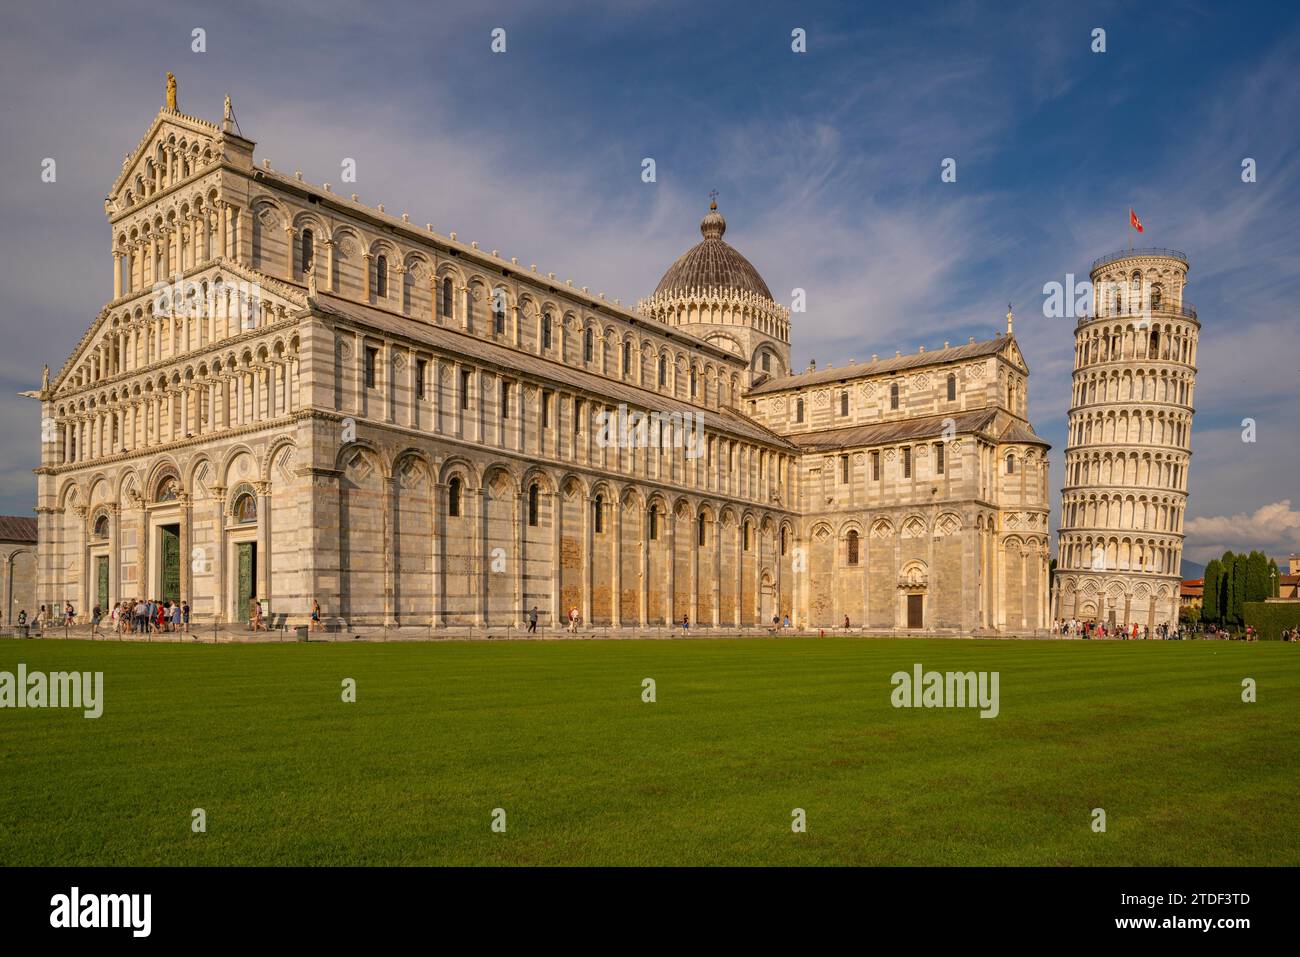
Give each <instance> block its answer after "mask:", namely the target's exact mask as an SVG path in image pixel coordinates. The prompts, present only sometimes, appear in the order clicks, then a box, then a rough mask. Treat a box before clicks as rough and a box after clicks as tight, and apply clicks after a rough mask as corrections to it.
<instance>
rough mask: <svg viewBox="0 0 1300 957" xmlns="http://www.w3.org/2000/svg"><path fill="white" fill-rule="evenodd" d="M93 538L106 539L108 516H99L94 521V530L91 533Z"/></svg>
mask: <svg viewBox="0 0 1300 957" xmlns="http://www.w3.org/2000/svg"><path fill="white" fill-rule="evenodd" d="M91 534H92V536H93V537H95V538H108V516H107V515H100V516H99V517H98V518H96V519H95V528H94V531H93V532H92V533H91Z"/></svg>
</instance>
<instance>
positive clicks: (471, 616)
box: [33, 81, 1049, 635]
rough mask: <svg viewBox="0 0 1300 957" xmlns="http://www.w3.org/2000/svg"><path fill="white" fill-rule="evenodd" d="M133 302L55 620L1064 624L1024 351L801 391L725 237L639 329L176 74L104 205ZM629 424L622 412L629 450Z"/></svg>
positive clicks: (95, 374)
mask: <svg viewBox="0 0 1300 957" xmlns="http://www.w3.org/2000/svg"><path fill="white" fill-rule="evenodd" d="M105 213H106V215H107V218H108V222H109V227H110V231H111V250H112V257H113V268H112V277H113V278H112V283H113V289H112V297H111V299H109V301H108V302H107V303H106V304H105V305H104V307H103V308H102V309H101V310H100V311H99V313H98V315H97V316H95V318H94V320H93V321H92V322H91V323H90V325H89V328H88V329H87V330H86V332H85V334H84V335H83V336H82V338H81V341H80V342H79V343H78V345H77V347H76V349H75V350H74V351H73V353H72V355H71V356H69V357H68V359H67V361H66V362H64V364H63V366H62V367H61V368H59V369H58V370H57V372H55V373H53V374H49V375H47V376H46V379H45V381H44V382H43V383H42V385H41V389H40V391H39V392H38V393H33V394H34V395H36V396H37V397H38V398H39V400H40V403H41V407H42V455H41V466H40V468H38V469H37V476H38V504H37V509H36V512H37V521H38V541H39V544H38V556H37V566H38V567H37V580H38V585H37V588H38V593H39V601H40V602H41V603H44V604H46V605H48V606H62V605H63V603H64V602H65V601H71V602H72V603H73V605H74V607H75V608H76V610H77V613H78V615H79V616H80V617H81V618H83V619H84V618H86V617H88V612H89V610H90V609H91V608H93V607H94V606H95V605H99V606H101V607H103V608H107V607H108V606H109V605H110V604H111V603H113V602H116V601H118V600H121V599H134V598H137V597H158V598H162V599H168V600H172V601H176V600H184V601H187V602H189V603H190V605H191V606H192V608H193V613H194V618H195V621H196V622H197V623H199V624H200V625H202V624H204V623H223V622H224V623H229V624H231V625H232V626H241V625H242V623H243V622H246V621H247V619H248V616H249V609H250V606H251V603H252V602H253V601H254V600H257V601H260V602H261V604H262V607H263V610H264V612H265V613H266V614H267V615H269V616H270V618H271V619H272V620H273V621H276V622H278V623H287V624H301V623H305V622H306V620H307V616H308V614H309V612H310V609H311V604H312V601H313V600H316V601H319V602H320V605H321V608H322V616H323V619H324V621H325V622H326V623H327V625H328V626H329V627H331V628H334V629H344V628H346V629H357V630H361V631H364V630H365V629H368V628H378V627H386V628H390V629H399V630H400V629H405V628H411V629H419V630H421V631H425V630H429V629H448V630H449V631H448V632H447V633H457V632H463V633H470V632H476V631H482V630H483V629H489V628H490V629H502V630H505V629H508V628H520V627H522V626H523V625H524V624H525V622H526V621H527V619H528V617H529V615H530V613H531V612H532V610H533V609H537V613H538V616H539V618H540V621H541V625H542V627H543V628H556V627H562V626H563V624H564V623H565V622H566V621H567V620H568V618H569V616H570V614H571V613H572V612H573V611H574V610H576V614H577V615H578V616H579V617H580V619H581V621H582V623H583V626H584V629H586V628H588V627H590V628H592V629H593V630H602V629H604V628H609V629H612V630H620V629H621V630H624V631H626V632H628V633H635V632H636V631H637V630H638V629H642V628H648V627H653V626H656V625H665V624H669V623H680V622H681V621H682V620H683V619H686V620H687V621H689V623H690V626H691V627H692V628H697V627H704V628H715V629H719V630H720V631H724V632H725V631H731V632H734V631H735V630H737V629H746V628H758V627H771V625H772V624H773V621H774V620H778V621H781V622H782V623H784V619H786V618H787V617H788V618H789V620H790V623H791V624H792V625H793V626H794V627H797V628H813V629H818V628H839V627H842V626H843V625H844V624H845V623H846V622H847V623H848V624H849V625H850V627H852V628H854V629H862V630H863V631H865V632H876V633H882V634H886V633H889V634H892V633H906V632H911V633H930V634H986V635H999V634H1001V635H1016V634H1032V633H1035V632H1042V631H1043V630H1044V629H1046V628H1047V626H1048V615H1049V595H1048V580H1049V574H1048V501H1049V498H1048V487H1047V455H1046V453H1047V448H1048V446H1047V443H1046V442H1044V441H1043V440H1042V439H1041V438H1040V437H1039V436H1038V435H1037V434H1035V432H1034V430H1033V428H1032V427H1031V426H1030V424H1029V419H1028V390H1027V381H1028V367H1027V365H1026V363H1025V359H1024V356H1023V355H1022V354H1021V351H1020V349H1019V347H1018V345H1017V342H1016V339H1015V336H1014V334H1013V331H1012V321H1011V317H1010V315H1008V317H1007V328H1006V332H1005V334H1003V333H998V334H997V335H995V336H994V337H993V338H990V339H988V340H985V341H975V340H973V339H972V340H969V341H966V342H962V343H958V344H955V345H952V344H949V343H946V342H945V343H944V344H943V347H942V348H936V349H932V350H929V351H927V350H925V349H921V350H920V351H919V352H916V353H913V354H906V355H904V354H898V353H896V354H894V355H892V356H876V355H873V356H872V357H871V360H870V361H863V362H859V363H853V362H850V363H848V364H847V365H840V366H839V367H832V366H830V365H826V366H825V367H821V368H814V367H812V366H810V367H809V368H808V369H806V370H804V371H795V370H794V369H792V368H791V359H790V336H791V332H792V325H796V326H797V324H798V320H797V319H794V320H792V317H791V314H790V311H789V309H787V308H786V307H785V306H783V305H782V304H781V303H780V301H779V300H778V299H777V297H776V296H774V295H773V294H772V292H771V290H770V289H769V288H768V286H767V284H766V283H765V282H764V280H763V278H762V276H761V274H760V273H759V271H758V270H757V269H756V268H755V267H754V266H753V265H752V264H751V263H750V262H749V261H748V260H747V259H746V258H745V257H744V256H743V255H741V253H740V252H738V251H737V250H736V248H735V247H734V246H732V245H731V244H730V243H728V242H727V240H726V239H725V238H724V235H725V233H726V230H727V222H726V220H725V219H724V218H723V215H722V213H721V212H720V211H718V209H717V208H716V203H714V204H713V206H712V207H711V208H710V209H709V211H708V212H707V214H706V215H705V216H704V218H703V220H702V222H701V223H700V225H699V230H700V233H701V238H700V240H699V242H697V243H696V244H695V245H693V246H691V248H689V249H688V250H687V251H686V252H685V253H683V254H682V256H681V257H680V258H679V259H678V260H677V261H676V262H675V263H673V264H672V265H671V266H670V267H669V268H668V270H667V272H666V273H665V274H664V276H663V279H662V280H661V281H660V282H659V285H658V286H657V288H656V289H655V290H654V292H653V294H652V295H650V296H648V297H647V298H645V299H642V300H641V301H639V302H638V303H637V304H636V306H635V307H629V306H624V305H623V304H622V303H621V302H620V301H619V300H610V299H607V298H606V297H605V296H604V295H603V294H599V293H592V292H590V291H589V290H588V287H585V286H575V285H574V284H573V282H572V281H569V280H561V279H557V278H556V276H555V274H553V273H544V272H539V271H538V269H537V267H536V266H532V265H525V264H521V263H519V262H518V261H517V260H516V259H514V258H506V257H505V256H504V255H503V254H501V253H500V252H499V251H498V250H495V249H492V250H487V249H482V248H480V247H479V244H478V243H477V242H466V241H464V240H462V239H459V238H457V235H456V233H454V232H453V233H450V234H447V235H443V234H440V233H438V232H435V231H434V230H433V228H432V227H431V226H425V227H420V226H418V225H417V224H415V223H412V222H411V221H410V217H409V216H408V215H407V214H405V213H402V214H400V215H394V214H392V213H390V212H387V211H386V210H385V209H384V207H383V206H382V205H379V206H376V207H371V206H367V205H365V204H363V203H362V202H361V201H360V200H359V199H358V197H357V196H356V195H355V194H354V195H351V196H349V195H346V194H344V193H341V192H336V191H335V190H334V189H333V188H332V187H331V186H330V185H329V184H322V185H319V186H317V185H313V184H311V183H308V182H306V181H304V179H303V177H302V174H301V173H292V174H285V173H284V172H282V171H278V170H275V169H272V168H271V166H270V164H269V163H268V162H266V161H262V162H255V160H254V143H253V142H252V141H250V140H249V139H246V138H245V137H244V136H243V135H242V133H241V132H240V131H238V130H237V128H236V125H235V123H234V122H233V116H232V113H231V109H230V103H229V100H228V99H227V102H226V109H225V114H224V117H223V118H222V120H221V121H220V122H219V123H212V122H209V121H207V120H204V119H200V118H198V117H195V116H191V115H188V114H186V113H183V112H181V111H180V110H179V109H178V107H177V105H176V96H175V87H174V82H172V81H169V86H168V92H167V100H166V103H165V105H164V107H163V108H162V109H161V110H160V111H159V112H158V114H157V116H156V117H155V118H154V120H153V122H152V123H151V124H150V126H149V128H148V130H147V132H145V134H144V136H143V137H142V138H141V139H140V141H139V143H138V144H137V145H136V146H135V148H134V149H133V150H132V152H131V153H130V154H129V155H127V157H126V159H125V161H124V162H123V164H122V168H121V171H120V172H119V173H118V174H117V177H116V179H115V180H114V182H113V183H112V185H111V187H110V189H109V191H108V198H107V199H106V201H105ZM611 423H616V426H615V427H611Z"/></svg>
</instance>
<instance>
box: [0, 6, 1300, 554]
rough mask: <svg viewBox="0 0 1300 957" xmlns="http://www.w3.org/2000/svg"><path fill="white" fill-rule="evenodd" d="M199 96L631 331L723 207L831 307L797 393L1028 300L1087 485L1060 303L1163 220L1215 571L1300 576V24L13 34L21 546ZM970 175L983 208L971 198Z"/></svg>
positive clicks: (6, 127)
mask: <svg viewBox="0 0 1300 957" xmlns="http://www.w3.org/2000/svg"><path fill="white" fill-rule="evenodd" d="M497 27H500V28H503V29H504V30H505V31H506V52H505V53H504V54H494V53H492V51H491V49H490V41H491V31H492V30H493V29H494V28H497ZM796 27H798V28H802V29H804V30H805V31H806V32H807V50H808V52H807V53H805V54H796V53H793V52H792V51H791V48H790V35H791V31H792V30H793V29H794V28H796ZM1097 27H1100V28H1103V29H1104V30H1105V31H1106V52H1105V53H1093V52H1092V51H1091V49H1090V46H1091V42H1092V38H1091V33H1092V30H1093V29H1094V28H1097ZM195 28H203V29H204V30H205V31H206V34H207V52H205V53H195V52H192V51H191V48H190V47H191V31H192V30H194V29H195ZM167 70H172V71H173V72H175V73H176V75H177V78H178V84H179V98H180V106H181V109H182V110H184V111H186V112H190V113H194V114H197V115H200V116H204V117H207V118H210V119H214V120H215V119H218V118H219V117H220V112H221V103H222V97H223V95H224V94H225V93H226V92H229V93H230V94H231V96H232V98H233V100H234V105H235V113H236V116H237V117H238V119H239V122H240V124H241V127H242V129H243V131H244V133H245V134H246V135H247V136H249V137H250V138H252V139H253V140H255V141H256V142H257V144H258V148H257V155H258V159H259V160H260V159H262V158H269V159H270V160H271V161H272V163H273V165H274V166H275V167H276V168H277V169H281V170H286V171H292V170H302V172H303V174H304V176H305V178H306V179H308V180H310V181H312V182H316V183H320V182H331V183H334V184H335V186H336V188H340V189H341V188H342V187H341V184H340V183H339V169H340V163H341V162H342V160H343V159H344V158H345V157H351V158H353V159H355V160H356V161H357V171H358V182H357V184H356V186H355V187H348V189H347V190H346V191H349V192H350V191H351V190H352V189H355V190H356V191H357V192H358V193H360V195H361V198H362V199H363V201H365V202H368V203H372V204H373V203H380V202H383V203H385V205H386V208H387V209H388V211H389V212H401V211H403V210H406V211H409V212H410V214H411V218H412V220H413V221H415V222H419V223H424V222H432V223H434V224H435V226H436V227H437V229H438V230H439V231H440V232H448V231H451V230H456V231H457V233H458V235H459V236H460V237H461V238H464V239H475V240H478V241H479V242H480V243H481V245H482V246H483V247H484V248H487V249H500V250H501V251H502V254H503V255H505V256H507V257H509V256H518V257H519V259H520V261H521V262H524V263H536V264H537V265H538V267H539V269H540V270H541V271H543V272H548V271H554V272H555V273H556V274H557V275H558V276H560V277H562V278H572V279H573V280H574V283H575V284H576V285H580V286H581V285H587V286H590V287H591V288H592V289H593V290H598V291H603V292H605V293H606V294H607V295H608V296H609V297H610V298H614V297H619V298H621V299H622V300H623V301H624V302H625V303H629V302H634V301H635V300H636V299H637V298H639V297H640V296H644V295H647V294H649V293H650V292H651V291H652V290H653V288H654V286H655V284H656V283H657V281H658V279H659V276H660V275H661V274H662V273H663V271H664V270H665V269H666V268H667V266H668V265H669V264H670V263H671V262H672V261H673V259H675V258H676V256H677V255H679V254H680V253H681V252H682V251H683V250H684V249H685V248H687V247H688V246H689V245H691V244H693V243H694V242H695V241H697V239H698V232H697V224H698V222H699V218H700V216H701V215H702V213H703V212H704V210H705V207H706V204H707V194H708V191H709V190H710V189H715V188H716V189H717V190H719V192H720V194H721V195H720V198H719V205H720V207H721V209H722V210H723V212H724V213H725V214H726V216H727V220H728V224H729V225H728V232H727V239H728V241H730V242H732V243H733V244H734V245H735V246H736V247H737V248H738V249H740V250H741V251H742V252H743V253H745V255H746V256H748V257H749V258H750V260H751V261H752V262H753V263H754V264H755V265H756V266H757V267H758V269H759V270H760V271H761V272H762V273H763V275H764V277H765V278H766V280H767V282H768V285H769V286H770V287H771V288H772V290H773V293H774V295H776V296H777V298H778V299H784V300H786V301H787V302H788V299H789V296H790V292H791V290H793V289H794V288H796V287H799V288H802V289H805V290H807V295H808V312H807V313H802V314H796V315H795V316H794V318H793V338H794V352H795V364H796V367H797V368H802V367H803V366H805V365H806V364H807V362H808V360H809V359H811V358H816V359H817V360H818V363H819V365H825V363H827V362H833V363H835V364H837V365H838V364H840V363H842V362H847V361H848V359H849V358H851V357H856V358H858V359H860V360H862V359H868V358H869V357H870V355H871V354H872V353H879V354H881V355H889V354H892V353H893V351H894V350H895V349H901V350H903V351H905V352H908V351H915V350H916V349H917V347H918V346H921V345H924V346H926V347H927V348H928V349H929V348H935V347H938V346H941V345H942V343H943V341H944V340H951V341H954V342H958V341H964V340H965V338H966V337H967V336H968V335H975V336H977V337H987V336H990V335H992V334H993V333H994V332H996V331H998V330H999V329H1001V328H1002V327H1003V325H1004V320H1003V314H1004V313H1005V311H1006V303H1007V302H1008V301H1010V302H1013V303H1015V305H1016V313H1017V316H1018V320H1017V325H1016V331H1017V336H1018V338H1019V339H1020V341H1021V344H1022V346H1023V348H1024V350H1025V353H1026V356H1027V358H1028V360H1029V363H1030V368H1031V377H1030V387H1029V399H1030V413H1031V419H1032V420H1033V422H1034V424H1035V427H1036V428H1037V429H1038V431H1039V432H1041V433H1042V434H1044V435H1045V436H1046V437H1047V438H1048V439H1049V440H1050V441H1051V442H1052V443H1053V445H1054V446H1055V448H1054V449H1053V463H1052V481H1053V485H1054V486H1057V487H1059V482H1060V479H1061V476H1062V472H1063V469H1062V449H1063V447H1064V444H1065V411H1066V406H1067V404H1068V401H1069V394H1070V382H1069V374H1070V363H1071V359H1072V354H1073V353H1072V344H1071V335H1072V321H1071V320H1063V319H1046V318H1043V315H1042V302H1043V296H1042V286H1043V284H1044V283H1046V282H1050V281H1063V280H1064V278H1065V274H1066V273H1067V272H1073V273H1075V274H1076V275H1078V276H1079V277H1080V278H1082V277H1084V276H1086V273H1087V270H1088V266H1089V264H1090V263H1091V262H1092V260H1093V259H1094V258H1096V257H1097V256H1100V255H1102V254H1103V253H1106V252H1109V251H1112V250H1114V249H1118V248H1121V247H1123V246H1124V245H1125V244H1126V243H1127V242H1128V239H1129V234H1128V232H1127V229H1128V227H1127V225H1126V224H1127V216H1128V208H1129V206H1130V205H1132V206H1134V207H1135V208H1136V209H1137V210H1138V212H1139V215H1140V216H1141V217H1142V219H1143V222H1144V224H1145V225H1146V227H1147V231H1146V233H1145V234H1144V235H1143V236H1141V237H1136V238H1137V240H1138V242H1139V244H1141V245H1156V246H1171V247H1174V248H1178V249H1182V250H1184V251H1186V252H1187V254H1188V256H1189V258H1190V260H1191V274H1190V285H1189V289H1188V294H1187V297H1188V299H1189V300H1190V301H1192V302H1194V303H1196V305H1197V306H1198V307H1199V310H1200V316H1201V320H1202V322H1203V323H1204V329H1203V331H1202V338H1201V347H1200V361H1201V369H1200V374H1199V386H1198V401H1197V417H1196V424H1195V428H1194V434H1193V449H1194V453H1195V454H1194V458H1193V462H1192V467H1191V500H1190V504H1189V519H1190V521H1189V527H1188V531H1189V540H1188V547H1187V551H1186V555H1187V557H1188V558H1193V559H1198V560H1204V559H1205V558H1206V557H1209V556H1210V555H1212V554H1217V553H1218V552H1219V551H1221V550H1222V549H1223V548H1225V547H1229V546H1231V547H1234V548H1240V547H1243V546H1245V547H1264V548H1267V549H1268V550H1269V551H1270V552H1272V553H1274V554H1285V553H1287V552H1289V551H1292V550H1295V551H1300V482H1298V481H1297V477H1298V476H1300V441H1298V439H1300V436H1298V435H1297V427H1296V425H1295V424H1294V414H1293V411H1292V410H1293V409H1294V406H1295V402H1296V391H1297V380H1298V379H1300V310H1298V309H1297V303H1300V270H1298V268H1297V266H1298V265H1300V236H1298V235H1297V230H1296V225H1295V224H1296V223H1297V222H1300V190H1298V189H1297V187H1298V186H1300V158H1298V157H1300V153H1298V152H1297V145H1300V144H1298V141H1300V124H1297V122H1296V118H1297V117H1300V12H1297V10H1296V9H1294V7H1293V5H1290V4H1251V3H1237V4H1195V3H1179V4H1159V3H1142V4H1118V3H1116V4H1105V3H1102V4H1090V3H1070V4H1065V3H1062V4H1047V3H1026V4H1015V3H957V4H942V5H940V4H927V3H907V4H897V3H890V4H863V3H842V4H830V3H828V4H817V3H800V4H755V3H744V4H740V3H737V4H701V3H664V2H656V3H653V4H651V3H636V2H632V3H618V4H611V5H609V6H608V7H601V6H597V5H592V4H578V3H563V2H559V3H555V2H551V3H544V4H540V3H539V4H493V3H474V4H459V5H440V4H430V3H419V4H414V3H412V4H403V3H389V4H386V5H383V6H376V5H373V4H360V3H355V2H348V3H334V2H312V3H307V2H304V0H291V2H284V3H279V4H276V5H275V9H274V10H268V9H265V8H263V7H261V6H260V5H254V4H241V3H225V4H222V5H221V8H220V10H217V9H216V8H214V7H212V6H205V5H198V4H194V5H190V4H186V3H184V2H171V3H163V4H160V3H156V2H151V3H112V2H110V3H102V4H98V5H95V6H93V7H85V6H84V5H73V4H65V3H57V2H56V3H44V4H40V5H36V4H32V5H29V6H27V7H26V8H25V9H24V8H21V7H19V8H14V9H13V12H12V13H11V14H10V15H9V16H8V17H7V21H6V31H5V33H4V35H3V37H0V77H3V79H4V81H5V87H4V88H5V89H6V90H7V91H8V92H7V94H6V103H5V109H4V114H3V118H2V119H0V123H2V124H3V125H2V126H0V133H2V134H3V135H2V136H0V164H2V165H3V170H4V176H3V178H0V216H2V217H3V219H2V220H0V222H2V223H3V225H2V226H0V251H2V252H3V255H0V308H2V310H3V312H2V314H3V316H4V323H5V329H6V348H5V350H3V355H0V389H2V390H3V395H0V429H3V434H4V436H5V444H4V447H3V448H4V455H3V456H0V510H2V511H4V512H6V513H14V514H29V513H30V511H29V510H30V508H31V506H32V504H33V501H34V494H35V478H34V476H33V475H32V474H31V471H30V470H31V468H32V467H33V466H34V465H35V464H36V462H37V460H38V450H39V423H38V418H39V416H38V409H37V406H36V404H35V403H33V402H31V401H30V400H23V399H18V398H15V397H14V393H15V392H17V391H19V390H21V389H27V388H32V387H34V386H35V385H37V384H38V382H39V377H40V368H41V364H42V363H43V362H49V364H50V365H51V366H52V367H54V368H57V367H58V366H59V365H60V364H61V362H62V360H63V359H64V357H65V356H66V355H67V353H68V352H69V350H70V349H71V348H72V346H73V345H74V344H75V343H76V342H77V340H78V339H79V338H80V336H81V334H82V333H83V332H84V330H85V328H86V326H87V325H88V324H89V322H90V321H91V319H92V318H93V316H94V315H95V313H96V312H97V311H98V309H99V308H100V307H101V306H102V305H103V303H104V301H105V300H106V299H108V298H109V295H110V294H111V286H110V282H111V278H110V277H111V260H110V257H109V254H108V242H109V232H108V227H107V224H106V222H105V219H104V217H103V205H102V200H103V196H104V194H105V192H106V191H107V189H108V187H109V185H110V184H111V183H112V180H113V178H114V176H115V175H116V173H117V172H118V170H119V169H120V164H121V159H122V156H123V155H124V154H125V153H127V152H128V151H130V150H131V149H133V148H134V146H135V145H136V143H137V141H138V139H139V137H140V136H142V135H143V133H144V132H145V130H146V128H147V126H148V124H149V122H150V120H151V119H152V117H153V115H154V113H155V112H156V110H157V108H158V106H159V105H161V102H162V92H163V74H164V73H165V72H166V71H167ZM45 157H53V158H55V159H56V161H57V163H58V180H57V182H55V183H48V184H47V183H42V182H41V179H40V168H41V161H42V159H43V158H45ZM645 157H652V158H653V159H654V160H655V162H656V167H657V174H658V176H657V182H656V183H654V184H646V183H643V182H642V181H641V178H640V172H641V163H642V160H643V158H645ZM946 157H951V158H953V159H955V160H956V162H957V181H956V182H955V183H942V182H941V181H940V176H939V172H940V163H941V162H942V160H943V159H944V158H946ZM1245 157H1251V158H1253V159H1255V161H1256V163H1257V167H1258V181H1257V182H1256V183H1253V184H1245V183H1242V181H1241V176H1240V171H1241V161H1242V159H1243V158H1245ZM1247 417H1249V418H1253V419H1255V420H1256V423H1257V436H1258V440H1257V441H1256V442H1254V443H1244V442H1242V441H1241V431H1242V425H1241V422H1242V419H1244V418H1247ZM1058 507H1059V492H1054V494H1053V508H1054V512H1055V510H1056V509H1057V508H1058Z"/></svg>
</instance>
